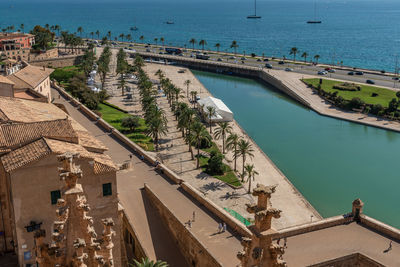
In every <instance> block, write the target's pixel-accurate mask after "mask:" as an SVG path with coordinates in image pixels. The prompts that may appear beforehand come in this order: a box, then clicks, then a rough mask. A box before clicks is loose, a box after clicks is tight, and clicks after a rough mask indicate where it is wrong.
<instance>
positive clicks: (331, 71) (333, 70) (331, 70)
mask: <svg viewBox="0 0 400 267" xmlns="http://www.w3.org/2000/svg"><path fill="white" fill-rule="evenodd" d="M328 72H330V73H335V72H336V70H335V69H330V70H328Z"/></svg>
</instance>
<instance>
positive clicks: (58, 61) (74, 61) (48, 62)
mask: <svg viewBox="0 0 400 267" xmlns="http://www.w3.org/2000/svg"><path fill="white" fill-rule="evenodd" d="M81 60H82V55H73V56H63V57H58V58H50V59H41V60H32V61H29V64H31V65H33V66H40V67H48V68H62V67H67V66H73V65H78V64H79V63H80V62H81Z"/></svg>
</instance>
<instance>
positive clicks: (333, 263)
mask: <svg viewBox="0 0 400 267" xmlns="http://www.w3.org/2000/svg"><path fill="white" fill-rule="evenodd" d="M354 266H362V267H384V265H382V264H380V263H379V262H376V261H375V260H373V259H370V258H368V257H366V256H364V255H362V254H360V253H354V254H351V255H347V256H343V257H340V258H337V259H333V260H329V261H325V262H321V263H317V264H314V265H311V266H310V267H354Z"/></svg>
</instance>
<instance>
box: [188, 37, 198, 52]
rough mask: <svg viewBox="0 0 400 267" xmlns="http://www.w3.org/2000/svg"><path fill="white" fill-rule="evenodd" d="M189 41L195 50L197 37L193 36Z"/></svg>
mask: <svg viewBox="0 0 400 267" xmlns="http://www.w3.org/2000/svg"><path fill="white" fill-rule="evenodd" d="M189 43H191V44H192V47H193V50H194V45H195V44H196V39H194V38H192V39H190V40H189Z"/></svg>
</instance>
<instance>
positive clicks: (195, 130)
mask: <svg viewBox="0 0 400 267" xmlns="http://www.w3.org/2000/svg"><path fill="white" fill-rule="evenodd" d="M191 133H192V134H193V138H194V140H196V147H197V165H196V166H197V167H196V168H197V169H198V168H199V167H200V146H201V141H202V140H204V139H207V140H208V141H210V140H209V138H210V136H209V135H208V133H207V130H206V128H205V127H204V125H203V124H201V123H200V122H195V123H194V124H193V125H192V129H191Z"/></svg>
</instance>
